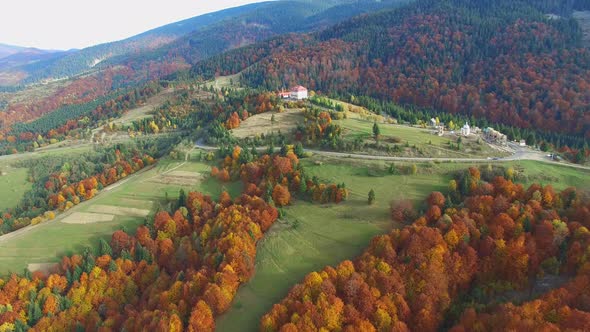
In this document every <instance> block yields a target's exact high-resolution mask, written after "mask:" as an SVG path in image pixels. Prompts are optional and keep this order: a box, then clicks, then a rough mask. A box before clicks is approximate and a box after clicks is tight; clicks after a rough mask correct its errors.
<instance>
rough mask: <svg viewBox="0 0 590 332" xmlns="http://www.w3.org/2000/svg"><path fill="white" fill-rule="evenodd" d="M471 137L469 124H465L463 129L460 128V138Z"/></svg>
mask: <svg viewBox="0 0 590 332" xmlns="http://www.w3.org/2000/svg"><path fill="white" fill-rule="evenodd" d="M469 135H471V127H469V123H467V122H466V123H465V125H464V126H463V128H461V136H465V137H467V136H469Z"/></svg>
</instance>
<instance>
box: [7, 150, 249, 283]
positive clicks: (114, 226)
mask: <svg viewBox="0 0 590 332" xmlns="http://www.w3.org/2000/svg"><path fill="white" fill-rule="evenodd" d="M209 170H210V166H209V165H208V164H206V163H203V162H197V161H189V162H186V163H184V162H183V161H171V160H163V161H160V162H159V163H158V164H156V165H155V166H154V167H153V168H151V169H149V170H146V171H143V172H141V173H139V174H136V175H134V176H130V177H129V178H128V179H123V180H121V181H119V182H118V183H117V184H115V185H113V186H111V187H109V188H108V190H105V191H103V192H101V193H100V194H99V195H97V197H95V198H93V199H92V200H90V201H87V202H83V203H81V204H80V205H78V206H76V207H74V208H72V209H71V210H69V211H66V212H64V213H62V214H60V215H58V216H57V218H56V219H55V220H53V221H48V222H45V223H42V224H40V225H37V226H32V227H29V228H26V229H24V230H20V231H17V232H13V233H9V234H8V235H5V236H3V237H0V275H6V274H8V273H10V272H22V271H23V270H24V269H25V268H26V267H27V265H28V264H31V263H50V262H57V261H59V260H60V258H61V257H62V256H63V255H67V254H73V253H80V252H82V251H83V249H84V248H86V247H91V248H96V246H97V244H98V241H99V240H100V239H101V238H104V239H107V240H109V241H110V237H111V235H112V233H113V232H114V231H116V230H119V229H122V228H124V229H126V230H128V231H130V232H132V231H133V230H134V229H135V228H137V227H138V226H139V225H141V224H143V223H144V222H145V219H146V218H151V216H152V215H153V214H154V212H155V211H156V210H157V209H158V207H165V206H166V204H167V202H166V196H168V199H169V200H170V201H172V200H175V199H177V198H178V193H179V190H180V189H184V190H185V191H186V192H188V191H201V192H203V193H206V194H210V195H212V197H214V198H215V199H216V198H217V197H218V196H219V194H220V193H221V192H222V191H223V190H227V191H228V192H229V193H230V194H231V195H232V196H234V195H237V194H238V193H240V192H241V184H240V183H229V184H221V183H219V182H217V181H216V180H214V179H209V178H208V177H204V178H200V177H199V178H198V179H199V180H198V181H193V180H194V179H197V178H196V177H195V178H192V177H190V173H194V174H196V175H198V174H206V175H208V173H209ZM174 172H182V173H174ZM170 174H182V175H185V177H184V178H183V177H180V179H176V178H175V177H174V176H170ZM187 175H188V176H187ZM169 181H170V183H168V182H169ZM191 181H192V182H191ZM179 182H183V184H179ZM196 182H198V183H196ZM166 193H168V195H166ZM129 208H132V209H137V210H140V211H144V210H145V212H146V213H147V217H146V216H143V215H137V214H134V213H129V212H128V211H126V209H129ZM118 209H120V210H121V211H117V210H118ZM101 211H103V212H104V213H103V214H102V215H105V214H106V215H113V217H112V218H113V219H112V220H110V221H101V222H95V223H87V224H77V223H65V222H64V220H69V221H71V220H72V219H76V216H77V215H81V214H90V215H95V214H101V213H100V212H101Z"/></svg>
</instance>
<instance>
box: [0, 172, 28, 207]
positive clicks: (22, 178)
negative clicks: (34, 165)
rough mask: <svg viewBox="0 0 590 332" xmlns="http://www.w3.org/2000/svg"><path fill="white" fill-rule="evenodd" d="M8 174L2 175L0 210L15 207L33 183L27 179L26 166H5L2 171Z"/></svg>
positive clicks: (0, 177)
mask: <svg viewBox="0 0 590 332" xmlns="http://www.w3.org/2000/svg"><path fill="white" fill-rule="evenodd" d="M2 170H3V171H4V172H6V175H3V176H0V197H2V199H0V211H2V210H4V209H8V208H13V207H15V206H16V205H17V204H18V203H19V201H20V199H21V198H22V197H23V195H24V194H25V193H26V192H27V191H28V190H29V189H31V186H32V185H31V183H30V182H29V181H27V178H28V170H27V169H26V168H3V169H0V171H2Z"/></svg>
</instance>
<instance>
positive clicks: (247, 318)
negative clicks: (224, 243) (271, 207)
mask: <svg viewBox="0 0 590 332" xmlns="http://www.w3.org/2000/svg"><path fill="white" fill-rule="evenodd" d="M314 159H321V160H322V162H323V164H322V165H318V164H316V163H314V162H313V160H307V159H304V160H303V163H304V164H305V166H306V167H305V169H306V171H307V173H308V174H309V175H311V176H313V175H316V176H318V177H319V178H321V179H322V180H324V181H332V182H342V181H344V182H345V183H346V185H347V188H349V189H350V190H351V197H350V198H349V199H348V200H347V201H346V202H343V203H341V204H339V205H317V204H310V203H306V202H301V201H296V202H295V203H294V205H293V206H291V207H289V208H286V209H285V211H286V216H285V217H284V218H283V219H281V220H280V221H279V222H277V224H275V225H274V226H273V227H272V228H271V230H270V231H269V232H268V233H267V235H266V236H265V238H264V239H263V240H262V241H261V243H260V244H259V246H258V254H257V257H256V273H255V275H254V277H253V278H252V280H250V282H248V283H247V284H245V285H244V286H243V287H241V288H240V290H239V291H238V294H237V297H236V299H235V301H234V304H233V307H232V308H231V309H230V311H229V312H227V313H226V314H225V315H223V316H221V317H220V318H219V319H218V320H217V330H218V331H222V332H225V331H257V328H258V322H259V320H260V318H261V316H262V315H263V314H264V313H266V312H267V311H269V310H270V308H271V307H272V305H273V304H274V303H277V302H279V301H280V300H281V299H283V298H284V297H285V296H286V294H287V292H288V291H289V289H290V288H291V287H292V286H293V285H295V284H296V283H298V282H301V280H302V279H303V277H304V276H305V275H306V274H307V273H309V272H311V271H315V270H320V269H322V268H323V267H324V266H326V265H332V266H334V265H336V264H338V263H339V262H341V261H342V260H345V259H354V258H355V257H356V256H358V255H359V254H360V253H361V252H362V251H363V250H364V248H366V246H367V245H368V243H369V241H370V239H371V238H372V237H373V236H375V235H377V234H381V233H385V232H387V231H388V230H390V229H391V228H392V227H394V226H396V225H393V224H392V223H391V222H390V221H389V220H390V219H389V202H390V201H391V200H392V199H395V198H402V197H403V198H409V199H411V200H413V201H415V202H416V203H417V204H416V205H417V206H418V207H420V206H421V203H422V202H423V199H424V198H426V196H427V195H428V193H430V192H431V191H435V190H441V191H444V190H446V188H447V185H448V182H449V180H450V179H451V174H452V173H453V172H454V171H457V170H463V169H467V168H468V167H469V166H472V165H470V164H460V163H424V164H418V170H419V171H418V174H417V175H414V176H411V175H407V176H406V175H390V174H388V172H387V167H388V165H389V163H385V162H380V161H362V160H361V161H359V160H342V159H322V158H318V157H314ZM398 165H401V163H398ZM505 166H513V167H514V168H515V169H520V168H521V167H526V169H525V170H524V175H526V176H527V178H528V180H527V181H526V182H530V181H531V180H536V179H540V178H542V177H544V176H546V175H547V174H552V176H553V178H552V181H555V187H556V188H558V189H562V188H565V187H567V186H571V185H578V186H579V187H580V188H590V172H588V171H580V170H576V169H573V168H568V167H562V166H553V165H549V164H542V163H538V162H532V161H531V162H529V161H525V162H513V163H509V164H506V165H505ZM371 189H374V190H375V193H376V198H377V201H376V203H375V205H373V206H368V205H367V194H368V192H369V190H371Z"/></svg>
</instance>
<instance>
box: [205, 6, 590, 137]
mask: <svg viewBox="0 0 590 332" xmlns="http://www.w3.org/2000/svg"><path fill="white" fill-rule="evenodd" d="M568 11H569V9H568V8H562V4H561V3H559V2H551V1H543V2H538V1H532V0H527V1H518V2H513V1H495V2H493V3H489V2H486V1H466V0H446V1H430V0H423V1H418V2H416V3H414V4H412V5H409V6H405V7H404V8H401V9H399V10H391V11H387V12H381V13H377V14H374V15H367V16H361V17H358V18H353V19H351V20H347V21H345V22H343V23H340V24H337V25H336V26H334V27H332V28H330V29H326V30H324V31H321V32H318V33H314V34H308V35H293V36H288V37H279V38H275V39H273V40H271V41H268V42H265V43H262V44H258V45H254V46H251V47H248V48H244V49H240V50H236V51H234V52H230V53H228V54H224V55H223V56H219V57H214V58H212V59H211V60H209V61H205V62H203V63H201V64H198V65H197V66H195V68H194V69H193V73H194V74H195V75H197V76H205V77H208V76H211V75H214V74H221V75H227V74H234V73H236V72H240V71H242V70H244V69H246V68H248V69H247V70H245V71H244V73H243V75H242V78H243V80H244V81H245V83H246V84H249V85H253V86H261V87H265V88H268V89H277V88H279V87H283V86H291V85H294V84H304V85H307V86H308V87H310V88H311V89H313V90H317V91H319V92H322V93H326V94H332V95H339V96H344V97H350V96H357V97H358V96H367V97H372V98H376V99H378V100H382V101H394V102H397V103H401V104H409V105H415V106H418V107H420V108H426V109H432V110H437V111H444V112H446V113H450V114H464V115H468V116H471V117H474V118H485V119H487V120H488V121H489V122H491V123H505V124H510V125H512V126H515V127H520V128H530V129H534V130H537V131H539V132H556V133H563V134H567V135H572V134H574V135H579V136H584V135H585V137H586V139H588V138H590V113H589V112H588V110H589V109H590V89H588V86H589V84H590V82H589V80H588V77H590V52H588V50H587V49H584V48H582V44H581V41H582V39H581V36H582V34H581V30H580V27H579V25H578V24H577V22H576V21H575V20H573V19H568V18H560V19H548V18H546V16H545V14H546V13H553V12H557V13H563V12H568ZM539 41H542V42H539ZM484 124H485V123H484Z"/></svg>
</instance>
